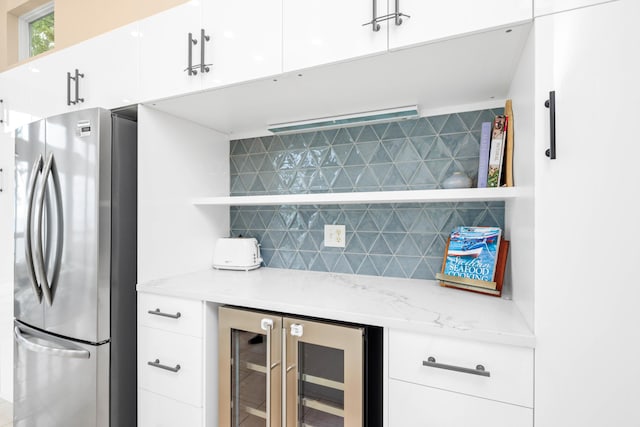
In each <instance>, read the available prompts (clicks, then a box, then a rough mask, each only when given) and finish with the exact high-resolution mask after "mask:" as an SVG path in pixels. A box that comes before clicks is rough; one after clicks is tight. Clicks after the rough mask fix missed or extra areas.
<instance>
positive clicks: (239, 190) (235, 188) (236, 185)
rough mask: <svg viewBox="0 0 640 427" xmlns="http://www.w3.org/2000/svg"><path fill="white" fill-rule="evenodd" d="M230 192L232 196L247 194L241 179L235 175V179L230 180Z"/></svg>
mask: <svg viewBox="0 0 640 427" xmlns="http://www.w3.org/2000/svg"><path fill="white" fill-rule="evenodd" d="M230 193H231V195H232V196H244V195H246V194H247V189H246V188H244V185H242V181H241V180H240V178H239V177H237V176H236V177H235V179H232V180H231V190H230Z"/></svg>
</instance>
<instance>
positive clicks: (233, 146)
mask: <svg viewBox="0 0 640 427" xmlns="http://www.w3.org/2000/svg"><path fill="white" fill-rule="evenodd" d="M243 151H244V146H243V145H242V144H241V143H240V140H238V139H234V140H232V141H229V155H230V156H235V155H237V154H246V153H245V152H243Z"/></svg>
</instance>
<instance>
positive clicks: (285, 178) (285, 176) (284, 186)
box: [278, 170, 296, 193]
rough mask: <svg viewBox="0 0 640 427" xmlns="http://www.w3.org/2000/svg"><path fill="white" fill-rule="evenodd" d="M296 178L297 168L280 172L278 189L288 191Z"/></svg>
mask: <svg viewBox="0 0 640 427" xmlns="http://www.w3.org/2000/svg"><path fill="white" fill-rule="evenodd" d="M295 178H296V171H295V170H282V171H280V172H278V180H279V183H278V191H280V192H285V193H288V192H289V189H290V187H291V184H292V183H293V180H294V179H295Z"/></svg>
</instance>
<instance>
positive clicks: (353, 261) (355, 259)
mask: <svg viewBox="0 0 640 427" xmlns="http://www.w3.org/2000/svg"><path fill="white" fill-rule="evenodd" d="M344 257H345V259H346V260H347V262H348V263H349V267H351V271H352V272H353V273H355V272H357V271H358V269H359V268H360V266H361V265H362V262H363V261H364V259H365V258H366V257H367V256H366V255H365V254H354V253H345V254H344Z"/></svg>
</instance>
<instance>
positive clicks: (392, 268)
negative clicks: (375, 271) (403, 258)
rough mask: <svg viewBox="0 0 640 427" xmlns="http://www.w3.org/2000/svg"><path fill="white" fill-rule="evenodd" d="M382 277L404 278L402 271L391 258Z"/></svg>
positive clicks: (395, 260)
mask: <svg viewBox="0 0 640 427" xmlns="http://www.w3.org/2000/svg"><path fill="white" fill-rule="evenodd" d="M383 275H384V276H386V277H406V275H405V273H404V270H403V269H402V267H401V266H400V264H399V263H398V260H397V259H396V258H395V257H391V260H390V261H389V264H388V265H387V268H386V269H385V270H384V273H383Z"/></svg>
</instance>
